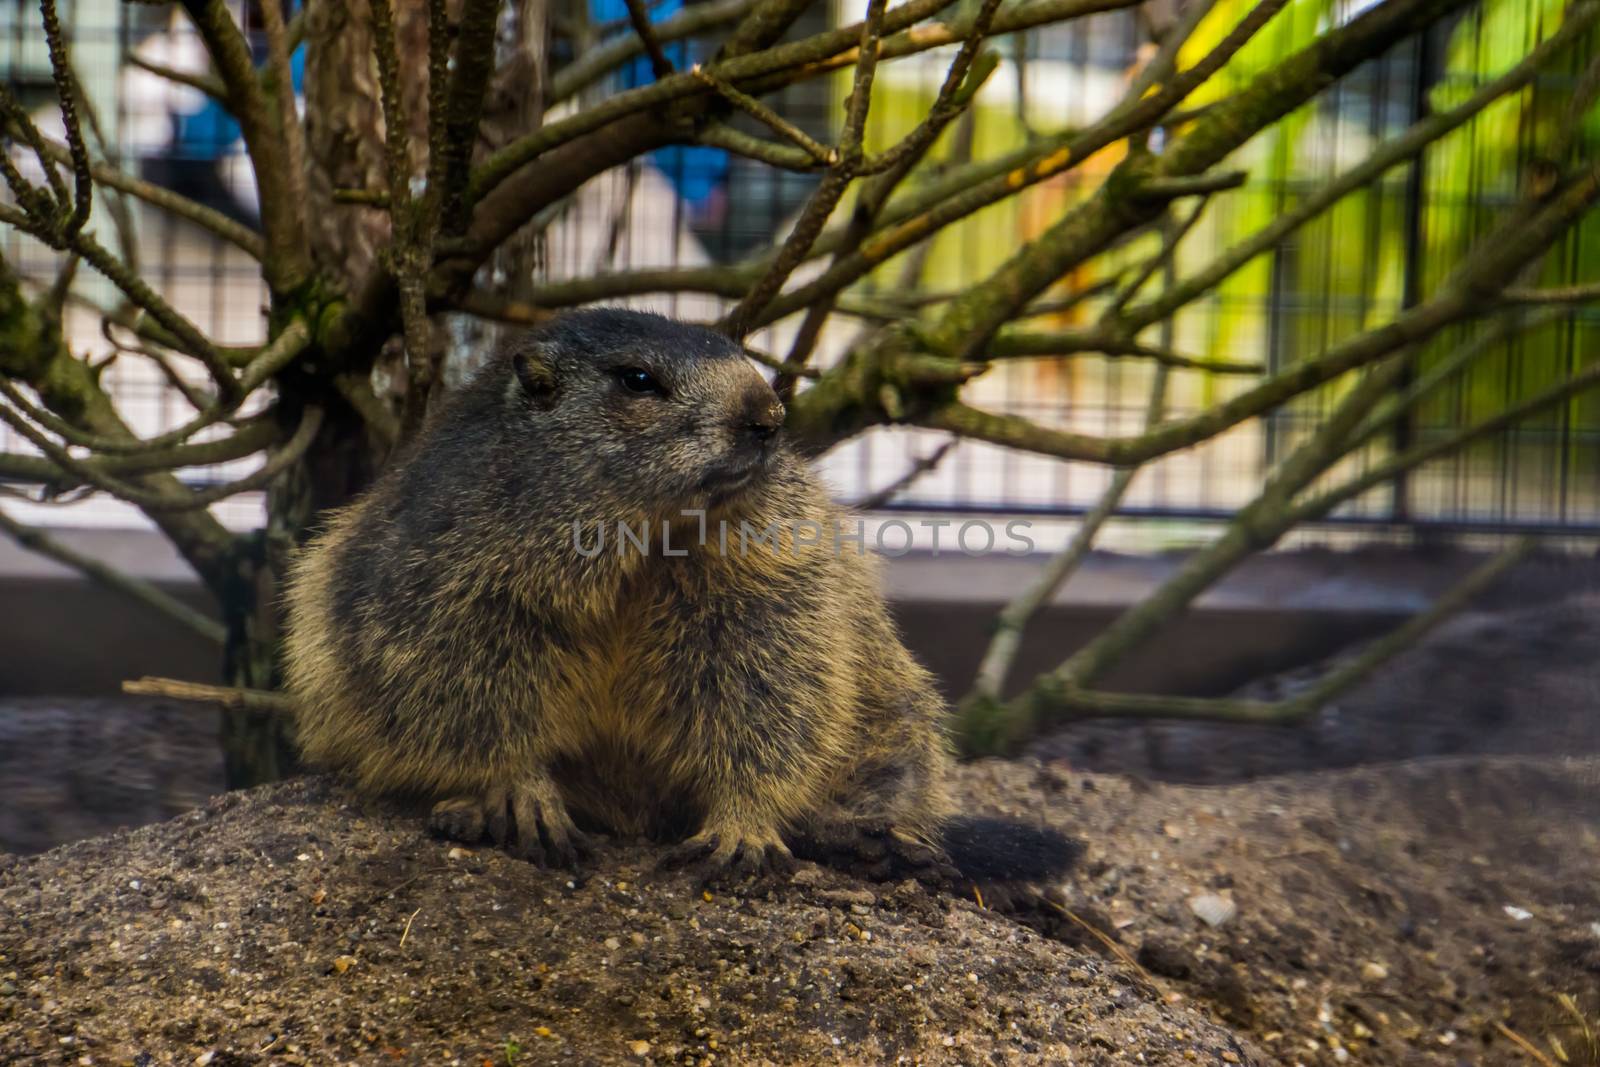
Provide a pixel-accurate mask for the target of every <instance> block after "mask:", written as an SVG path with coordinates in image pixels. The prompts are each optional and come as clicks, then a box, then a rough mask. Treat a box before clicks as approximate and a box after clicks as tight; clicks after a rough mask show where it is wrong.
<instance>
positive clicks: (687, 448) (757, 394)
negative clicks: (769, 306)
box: [468, 308, 784, 516]
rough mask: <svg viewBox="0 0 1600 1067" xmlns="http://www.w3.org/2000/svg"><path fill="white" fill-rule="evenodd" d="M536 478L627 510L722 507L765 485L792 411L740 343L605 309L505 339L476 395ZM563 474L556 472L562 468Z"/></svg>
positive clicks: (472, 408)
mask: <svg viewBox="0 0 1600 1067" xmlns="http://www.w3.org/2000/svg"><path fill="white" fill-rule="evenodd" d="M470 391H471V392H473V393H476V394H478V403H476V404H470V405H468V411H469V413H470V415H469V417H475V416H481V415H482V414H483V412H482V404H483V403H485V402H492V403H495V404H496V405H497V407H498V408H499V412H498V414H499V416H500V418H499V420H498V421H500V422H501V424H502V428H503V430H504V431H506V432H505V433H503V434H502V435H501V441H502V442H503V443H505V442H510V443H511V445H510V447H512V448H513V449H517V450H520V453H521V454H520V455H519V456H518V460H519V461H520V462H523V463H526V465H527V467H526V469H527V472H528V473H529V474H530V475H531V476H533V477H534V478H535V479H543V480H546V484H548V482H549V481H553V480H556V479H558V478H559V479H561V480H563V481H566V482H567V483H568V485H569V486H570V487H571V488H573V489H575V490H577V491H578V492H584V491H586V490H587V491H589V492H592V493H593V494H594V495H595V497H597V498H599V499H601V500H617V501H618V502H620V503H622V504H624V505H626V506H627V507H629V508H630V509H632V508H642V509H643V510H645V511H648V512H655V513H658V514H661V515H663V516H665V515H675V514H676V512H677V510H678V509H680V508H686V507H715V506H717V505H719V504H722V503H724V502H727V501H730V500H732V499H733V498H735V497H737V496H738V494H739V493H741V492H742V491H744V490H746V489H748V488H749V487H750V486H752V485H754V484H756V483H758V482H759V481H760V480H761V479H762V478H763V477H764V476H765V474H766V473H767V472H768V471H769V470H770V468H771V465H772V463H773V461H774V458H775V456H776V455H777V454H778V451H779V449H780V448H781V447H782V446H781V442H780V440H779V431H780V430H781V428H782V426H783V417H784V408H783V404H782V403H780V402H779V400H778V397H777V394H776V393H774V392H773V390H772V387H771V386H770V385H768V384H767V381H766V379H765V378H764V377H763V376H762V374H761V373H760V371H758V370H757V369H756V367H755V365H754V364H752V363H751V362H750V360H749V358H748V357H747V355H746V354H745V351H744V350H743V349H742V348H740V346H739V345H737V344H735V343H734V342H733V341H730V340H729V339H728V338H726V337H724V336H722V335H721V334H718V333H714V332H712V331H711V330H708V329H705V328H703V327H699V326H690V325H687V324H685V323H680V322H674V321H673V320H671V319H668V318H665V317H663V316H660V315H654V314H649V313H645V312H637V311H624V310H621V309H618V308H597V309H592V310H584V311H575V312H569V313H567V314H564V315H561V316H559V317H557V318H555V319H553V320H551V321H550V322H549V323H548V324H545V325H543V326H540V327H538V328H536V329H534V330H530V331H529V332H528V333H526V334H523V335H521V336H520V337H517V338H515V339H514V340H512V341H511V342H510V343H508V344H507V345H506V346H505V347H504V349H502V351H501V352H500V354H499V355H498V356H497V358H496V359H494V360H493V361H491V363H490V364H489V365H488V366H486V367H485V368H484V370H483V371H482V372H481V374H480V378H479V380H478V381H477V382H475V383H474V387H473V388H472V389H471V390H470ZM557 468H559V469H557Z"/></svg>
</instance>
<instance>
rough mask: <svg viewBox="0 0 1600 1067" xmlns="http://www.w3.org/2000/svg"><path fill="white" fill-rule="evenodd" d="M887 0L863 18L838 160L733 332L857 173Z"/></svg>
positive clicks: (728, 321)
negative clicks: (857, 56)
mask: <svg viewBox="0 0 1600 1067" xmlns="http://www.w3.org/2000/svg"><path fill="white" fill-rule="evenodd" d="M886 6H887V0H867V17H866V19H865V21H863V22H862V23H861V43H860V45H859V46H858V47H859V50H860V51H859V58H858V59H857V61H856V70H855V77H854V80H853V82H852V84H851V88H850V97H849V99H848V100H847V101H846V102H845V122H844V130H843V132H842V133H841V134H840V137H839V146H838V149H837V154H836V157H835V159H836V161H835V162H834V164H833V165H832V166H831V167H829V168H828V173H827V174H825V175H823V178H822V181H821V182H820V183H819V184H818V186H817V188H816V190H815V191H814V192H813V193H812V194H811V198H810V199H809V200H808V201H807V202H806V206H805V207H804V208H803V209H802V210H801V212H800V217H799V219H798V220H796V222H795V225H794V229H793V230H791V231H790V232H789V236H788V237H787V238H786V239H785V240H784V242H783V247H782V248H780V249H779V250H778V255H777V257H776V259H774V260H773V262H772V265H771V266H770V267H769V268H768V269H767V271H766V272H765V273H764V274H763V275H762V276H761V278H760V280H758V281H757V282H756V284H755V285H754V286H752V287H751V289H750V291H749V292H748V293H746V294H745V296H744V298H743V299H742V300H740V301H739V303H738V304H736V305H735V306H734V308H733V310H732V311H730V312H728V313H727V315H725V316H723V319H722V322H721V323H720V324H719V325H720V326H721V328H722V330H723V332H725V333H726V334H727V335H728V336H730V337H732V338H734V339H736V340H737V339H741V338H743V337H744V336H745V334H747V333H749V332H750V330H751V329H752V328H753V326H754V320H755V318H756V316H758V315H759V314H760V313H761V310H762V309H763V308H765V307H766V306H767V304H768V303H769V302H770V301H771V300H772V298H773V297H774V296H775V295H777V293H778V291H779V290H781V289H782V288H783V284H784V282H786V281H788V280H789V275H790V274H792V273H794V269H795V268H796V267H798V266H799V265H800V264H801V263H803V262H805V259H806V256H807V254H808V253H809V252H810V251H811V245H812V243H813V242H814V241H816V239H817V235H818V234H820V233H821V232H822V227H823V226H825V225H826V224H827V221H828V216H829V215H831V214H833V209H834V207H835V206H837V205H838V203H839V199H840V197H842V196H844V192H845V190H846V189H847V188H848V187H849V185H850V182H851V181H852V180H853V179H854V178H855V176H856V173H857V168H859V167H860V165H861V162H862V144H863V142H864V139H865V137H866V126H867V116H868V114H869V112H870V110H871V106H872V83H873V79H874V77H875V76H876V74H877V70H878V46H879V44H880V42H881V41H882V38H883V13H884V10H885V8H886Z"/></svg>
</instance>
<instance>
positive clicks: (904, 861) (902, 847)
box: [789, 816, 1083, 896]
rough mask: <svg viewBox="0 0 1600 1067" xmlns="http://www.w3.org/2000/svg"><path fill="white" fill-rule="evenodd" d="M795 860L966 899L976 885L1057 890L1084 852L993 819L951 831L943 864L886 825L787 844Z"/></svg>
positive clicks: (1052, 834) (991, 889)
mask: <svg viewBox="0 0 1600 1067" xmlns="http://www.w3.org/2000/svg"><path fill="white" fill-rule="evenodd" d="M789 844H790V846H791V847H792V848H793V850H794V854H795V855H796V856H798V857H800V858H801V859H807V860H813V861H815V862H817V863H821V864H823V865H824V866H828V867H832V868H834V869H835V870H838V871H843V872H844V873H846V874H850V875H853V876H855V877H857V878H867V879H871V880H873V881H898V880H899V879H901V878H915V879H917V880H918V881H921V882H924V883H925V884H928V885H930V886H942V887H944V888H946V889H950V890H954V891H957V892H959V893H961V895H963V896H964V895H966V894H967V893H969V892H970V891H971V887H972V886H974V885H977V886H979V887H981V891H982V892H984V893H985V894H986V895H992V894H993V893H995V892H999V891H1002V890H1008V889H1019V888H1021V887H1023V886H1027V885H1041V884H1044V883H1048V882H1051V881H1053V880H1055V879H1057V878H1059V877H1060V876H1061V875H1063V874H1065V873H1066V872H1067V871H1068V870H1070V869H1071V868H1072V865H1073V864H1074V863H1075V862H1076V861H1077V859H1078V857H1079V856H1080V855H1081V854H1082V853H1083V846H1082V845H1081V844H1079V843H1078V842H1077V841H1074V840H1072V839H1071V838H1069V837H1067V836H1066V835H1065V834H1063V833H1061V832H1060V831H1057V830H1052V829H1050V828H1049V827H1047V826H1038V825H1033V824H1030V823H1024V822H1018V821H1017V820H1015V819H1001V818H995V817H991V816H983V817H977V816H961V817H957V818H954V819H951V820H950V821H949V822H947V823H945V826H944V831H943V833H942V835H941V837H940V841H939V844H940V845H941V846H942V848H943V850H944V854H945V855H946V856H948V857H949V862H945V861H944V860H943V859H942V858H941V857H939V856H938V855H937V854H936V853H935V852H934V850H932V849H929V848H928V847H927V846H925V845H918V844H916V843H915V842H908V841H907V840H905V839H901V840H897V839H896V838H895V836H894V835H893V834H892V833H891V832H890V831H889V827H888V826H887V825H872V824H866V825H861V824H851V825H845V826H840V827H833V828H830V829H828V830H825V831H823V832H821V833H817V832H812V833H803V834H797V835H794V836H793V837H791V838H790V839H789Z"/></svg>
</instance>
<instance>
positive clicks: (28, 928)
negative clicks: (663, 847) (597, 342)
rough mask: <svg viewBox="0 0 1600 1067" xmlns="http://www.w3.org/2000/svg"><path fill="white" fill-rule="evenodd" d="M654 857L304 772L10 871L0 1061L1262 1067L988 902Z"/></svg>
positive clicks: (20, 861)
mask: <svg viewBox="0 0 1600 1067" xmlns="http://www.w3.org/2000/svg"><path fill="white" fill-rule="evenodd" d="M655 855H656V853H655V852H654V851H652V850H650V849H646V848H642V847H637V846H628V845H613V846H610V847H607V848H606V849H605V850H604V852H603V855H602V856H601V857H600V858H599V860H598V861H597V863H596V865H595V869H594V870H593V871H591V872H590V873H589V875H588V877H586V878H584V879H582V880H577V879H573V878H570V877H569V876H565V875H560V874H556V873H551V872H545V871H540V870H537V869H535V868H533V867H531V866H529V865H527V864H525V863H522V862H519V861H516V860H513V859H510V858H509V857H507V856H504V855H502V854H500V853H498V852H495V851H493V850H490V849H484V850H475V851H474V850H464V849H459V848H452V847H451V846H450V845H448V844H445V843H441V842H437V841H433V840H430V839H429V838H427V837H426V836H425V835H424V834H423V832H422V830H421V824H420V821H419V820H417V819H416V818H413V817H409V816H405V815H400V814H396V813H393V812H390V811H387V810H383V809H378V808H371V807H366V806H362V805H360V804H359V803H358V802H356V801H354V800H353V799H352V798H350V797H349V796H348V795H347V794H345V793H344V792H343V791H341V790H339V789H337V788H335V787H333V786H331V785H329V784H328V783H327V782H326V780H322V779H305V780H300V781H296V782H291V783H287V784H284V785H280V786H275V787H269V788H266V789H261V790H255V791H252V792H250V793H246V794H232V795H229V796H227V797H224V798H221V799H219V800H217V801H214V802H212V803H211V804H209V805H208V806H207V807H205V808H203V809H201V810H199V811H195V812H192V813H190V814H188V815H184V816H182V817H180V818H178V819H176V820H173V821H171V822H168V823H163V824H160V825H157V826H151V827H146V828H144V829H142V830H137V831H133V832H128V833H121V834H117V835H114V836H111V837H106V838H99V839H95V840H90V841H83V842H79V843H76V844H73V845H69V846H66V847H64V848H60V849H57V850H55V851H53V852H49V853H46V854H44V855H41V856H36V857H28V858H21V857H7V858H0V916H3V917H4V919H3V921H0V976H3V977H0V1061H4V1062H6V1063H16V1062H42V1063H56V1062H60V1063H75V1062H82V1061H81V1060H80V1057H88V1058H89V1059H90V1061H91V1062H94V1063H140V1064H144V1063H165V1062H185V1063H187V1062H206V1063H210V1064H212V1065H213V1067H215V1065H220V1064H246V1063H267V1062H271V1063H294V1062H303V1063H351V1062H363V1063H368V1062H370V1063H418V1064H423V1063H426V1064H443V1063H452V1062H455V1063H462V1064H471V1065H479V1064H484V1063H492V1064H495V1065H502V1064H522V1063H548V1062H584V1063H596V1062H644V1061H654V1062H680V1063H681V1062H698V1063H705V1062H720V1063H739V1064H743V1063H761V1062H772V1063H821V1062H848V1063H893V1062H897V1061H903V1062H952V1063H954V1062H961V1063H977V1062H1006V1063H1010V1062H1017V1063H1028V1062H1035V1063H1060V1062H1066V1061H1068V1060H1070V1061H1071V1062H1075V1063H1105V1064H1111V1063H1122V1062H1130V1061H1138V1062H1142V1063H1149V1064H1184V1063H1190V1062H1195V1060H1194V1057H1198V1058H1199V1059H1198V1062H1202V1063H1239V1062H1252V1060H1251V1058H1250V1056H1249V1055H1248V1054H1247V1053H1246V1051H1245V1049H1244V1048H1243V1046H1242V1045H1241V1044H1240V1043H1238V1042H1237V1041H1236V1039H1235V1038H1234V1037H1233V1036H1232V1035H1230V1034H1229V1033H1228V1032H1227V1031H1225V1030H1224V1029H1222V1028H1220V1027H1217V1026H1215V1025H1212V1024H1210V1023H1207V1022H1205V1021H1204V1020H1202V1019H1201V1018H1199V1017H1198V1016H1197V1015H1196V1014H1195V1013H1193V1012H1192V1011H1190V1010H1189V1009H1187V1008H1185V1007H1183V1006H1181V1005H1169V1004H1166V1003H1163V1002H1162V1001H1161V999H1160V998H1158V997H1156V996H1153V995H1151V994H1149V993H1148V992H1145V991H1143V990H1142V989H1141V988H1140V987H1138V986H1137V985H1136V983H1135V982H1134V981H1132V980H1130V976H1129V975H1128V974H1127V973H1125V972H1124V971H1123V970H1122V969H1121V968H1120V967H1119V966H1117V965H1115V964H1113V963H1109V962H1107V961H1105V960H1103V959H1101V958H1099V957H1096V956H1094V955H1092V954H1089V953H1085V952H1083V951H1081V950H1076V949H1073V948H1069V947H1067V946H1065V945H1062V944H1060V943H1058V942H1053V941H1050V940H1047V939H1045V938H1042V937H1039V936H1037V935H1035V934H1034V933H1032V932H1030V931H1029V930H1027V929H1025V928H1023V927H1021V926H1019V925H1017V924H1016V923H1013V922H1011V921H1009V920H1008V919H1005V918H1003V917H1001V916H999V915H996V914H994V913H993V912H986V911H983V910H981V909H979V908H978V907H977V906H976V905H975V904H972V903H968V902H965V901H953V900H951V899H949V898H934V897H930V896H929V895H927V894H926V893H924V892H923V891H922V890H921V889H920V888H917V887H916V886H914V885H909V886H901V887H893V886H880V885H867V884H864V883H860V882H854V881H851V880H849V879H846V878H844V877H843V876H840V875H836V874H834V873H832V872H826V871H822V870H820V869H818V868H814V867H806V868H803V869H802V871H801V873H800V875H799V876H798V877H797V879H796V881H794V882H793V883H787V884H783V885H781V886H775V887H771V888H769V889H766V890H764V891H761V892H760V893H758V894H755V895H747V896H740V895H731V896H730V895H722V894H716V895H711V896H709V897H708V896H705V895H703V894H701V893H700V892H699V891H698V890H696V889H695V887H694V886H693V885H692V884H691V883H690V882H689V881H688V880H687V879H685V878H682V877H664V876H656V875H653V874H651V873H650V866H651V863H652V862H653V858H654V856H655ZM207 1057H209V1058H207ZM1125 1057H1126V1058H1125Z"/></svg>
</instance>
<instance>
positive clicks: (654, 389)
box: [611, 367, 667, 396]
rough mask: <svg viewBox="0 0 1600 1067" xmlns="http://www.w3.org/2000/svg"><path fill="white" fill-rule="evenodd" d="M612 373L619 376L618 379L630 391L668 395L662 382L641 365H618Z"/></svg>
mask: <svg viewBox="0 0 1600 1067" xmlns="http://www.w3.org/2000/svg"><path fill="white" fill-rule="evenodd" d="M611 373H613V374H615V375H616V376H617V381H619V382H621V383H622V387H623V388H624V389H626V390H627V391H628V392H630V393H654V394H656V395H657V396H666V395H667V391H666V389H664V388H662V386H661V383H660V382H658V381H656V380H655V378H654V377H652V376H651V374H650V372H649V371H647V370H644V369H643V368H641V367H618V368H617V369H616V370H614V371H612V372H611Z"/></svg>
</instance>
